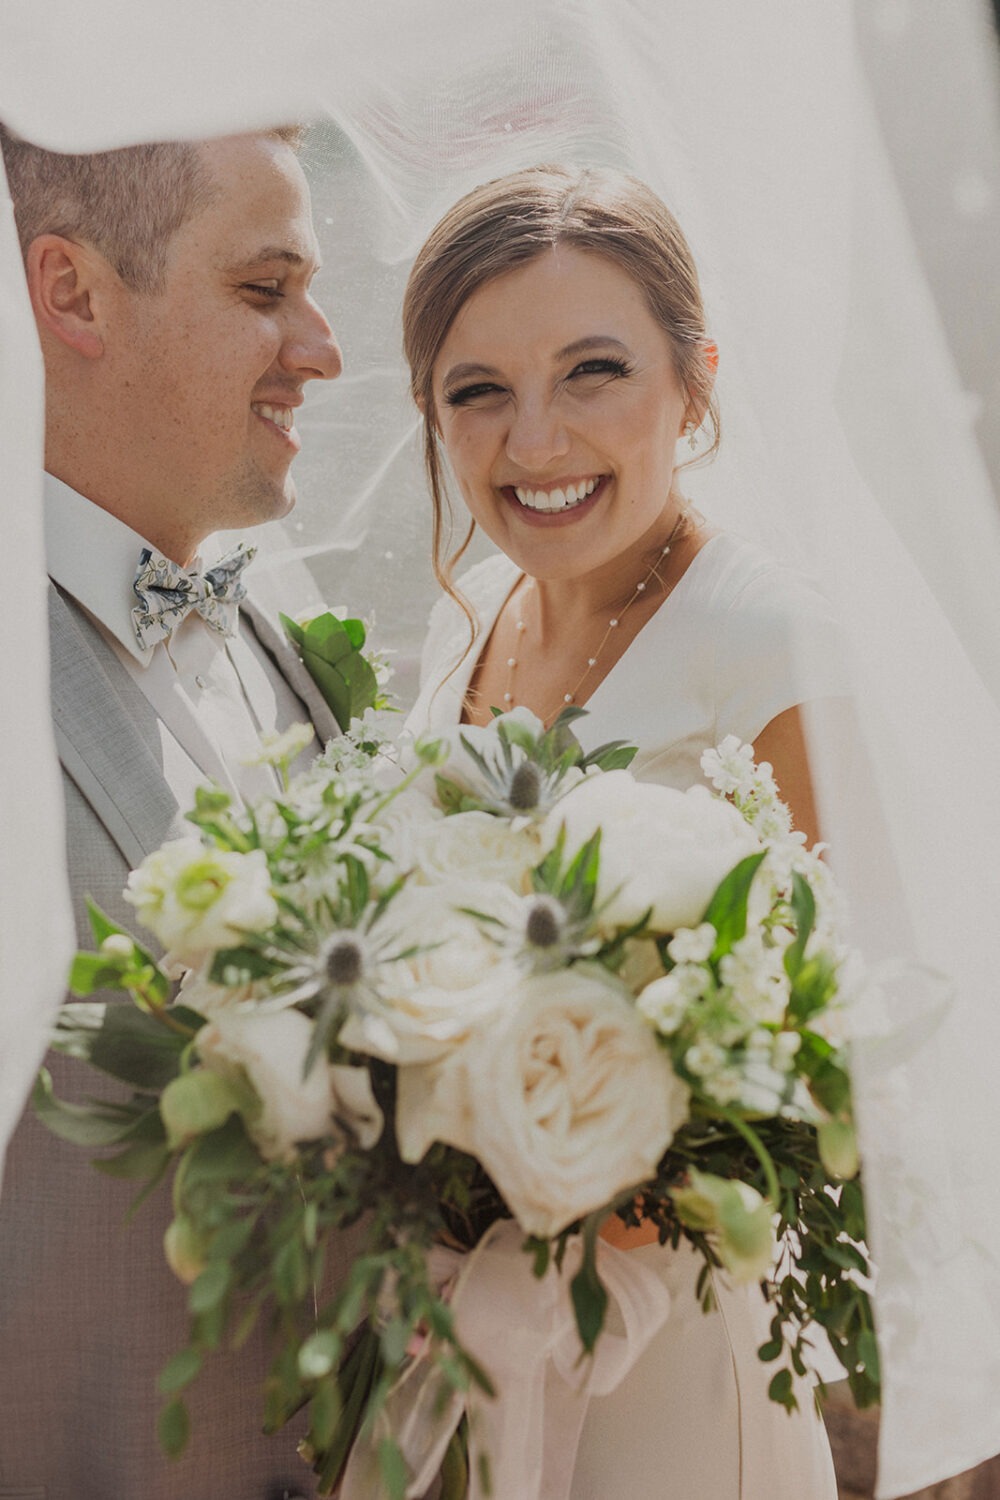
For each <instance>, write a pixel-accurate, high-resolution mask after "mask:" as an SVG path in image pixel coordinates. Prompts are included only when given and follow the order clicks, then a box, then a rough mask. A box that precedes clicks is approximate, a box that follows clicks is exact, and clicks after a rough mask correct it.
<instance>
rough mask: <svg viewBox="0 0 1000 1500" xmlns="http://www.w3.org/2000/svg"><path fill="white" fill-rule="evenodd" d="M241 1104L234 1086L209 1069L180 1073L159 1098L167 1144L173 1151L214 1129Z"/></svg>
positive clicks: (238, 1092)
mask: <svg viewBox="0 0 1000 1500" xmlns="http://www.w3.org/2000/svg"><path fill="white" fill-rule="evenodd" d="M244 1103H245V1098H244V1096H243V1095H242V1094H241V1093H240V1091H239V1090H238V1089H237V1088H236V1087H235V1085H234V1084H233V1083H232V1082H230V1080H229V1079H228V1078H223V1077H222V1076H221V1074H219V1073H213V1072H212V1071H211V1069H209V1068H192V1070H191V1072H190V1073H182V1074H181V1075H180V1076H179V1077H177V1078H174V1079H172V1080H171V1081H170V1083H168V1084H167V1086H166V1088H165V1089H164V1090H163V1093H162V1094H161V1095H160V1114H161V1115H162V1117H163V1123H164V1125H165V1126H166V1129H167V1141H168V1143H169V1145H170V1146H171V1147H172V1148H176V1147H178V1146H182V1145H184V1144H185V1142H187V1141H190V1140H193V1139H194V1137H195V1136H198V1135H207V1134H208V1133H209V1132H210V1131H214V1130H216V1129H218V1127H219V1126H220V1125H222V1124H224V1123H225V1121H226V1120H227V1119H228V1118H229V1116H230V1115H231V1114H232V1113H233V1112H234V1111H238V1110H239V1109H240V1108H241V1106H242V1105H243V1104H244Z"/></svg>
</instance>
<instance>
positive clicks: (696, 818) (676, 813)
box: [542, 771, 760, 932]
mask: <svg viewBox="0 0 1000 1500" xmlns="http://www.w3.org/2000/svg"><path fill="white" fill-rule="evenodd" d="M560 828H564V829H565V830H566V856H567V858H569V857H570V856H571V855H572V854H574V853H575V852H576V851H577V850H578V849H580V848H581V847H582V846H583V844H585V843H586V842H587V840H588V839H589V838H592V837H593V835H594V834H595V833H596V832H597V830H598V829H600V830H601V858H600V873H599V876H598V885H597V900H598V905H599V906H600V907H601V908H602V909H601V912H600V922H601V925H602V926H603V927H604V928H605V929H613V928H615V927H625V926H628V925H630V924H631V923H633V922H637V921H638V920H639V919H640V918H641V917H642V916H643V914H644V913H645V912H647V911H650V910H651V911H652V915H651V918H650V920H651V923H652V925H653V926H654V927H656V928H658V929H659V930H660V931H661V932H674V931H676V929H677V928H678V927H696V926H697V925H698V923H699V922H700V921H701V919H702V917H703V915H704V913H705V908H706V907H707V906H708V903H709V901H710V900H711V898H712V896H713V895H714V893H715V890H716V887H717V886H718V884H719V882H720V881H721V880H722V879H723V877H724V876H725V875H727V874H728V873H729V871H730V870H731V869H732V868H733V866H734V865H737V864H738V863H739V862H740V860H741V859H743V858H745V856H746V855H748V854H753V853H754V852H755V851H756V850H757V849H759V848H760V844H759V842H758V840H757V838H756V836H755V835H754V833H753V832H752V831H751V829H750V828H749V827H748V826H747V823H746V821H745V819H744V818H743V817H742V816H741V815H740V813H738V812H737V811H736V809H735V808H734V807H731V806H730V805H729V804H728V803H727V802H721V801H719V799H718V798H716V797H713V796H712V794H711V792H709V791H708V789H707V788H706V787H691V788H689V789H688V791H686V792H678V791H675V790H674V788H673V787H666V786H657V785H655V784H652V783H649V782H641V781H636V780H635V779H634V778H633V777H632V776H631V775H630V774H629V773H628V772H627V771H608V772H606V773H605V774H604V775H602V776H588V777H587V778H586V779H585V780H584V781H582V782H581V783H580V784H579V785H578V786H576V787H574V788H573V790H572V791H570V792H568V793H567V795H566V796H565V797H563V798H562V799H561V800H560V802H559V803H558V804H557V806H556V807H554V808H553V809H552V811H551V812H550V813H549V815H548V818H547V819H546V821H545V823H544V825H543V828H542V842H543V845H544V846H545V848H546V849H551V848H552V847H553V845H554V844H555V842H556V839H557V837H558V834H559V830H560Z"/></svg>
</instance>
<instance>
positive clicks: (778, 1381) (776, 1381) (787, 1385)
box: [767, 1370, 796, 1411]
mask: <svg viewBox="0 0 1000 1500" xmlns="http://www.w3.org/2000/svg"><path fill="white" fill-rule="evenodd" d="M767 1394H768V1396H769V1397H770V1398H771V1400H772V1401H777V1402H778V1404H779V1405H780V1406H784V1407H785V1408H786V1410H788V1411H793V1410H794V1408H795V1405H796V1401H795V1396H794V1394H793V1392H792V1372H791V1370H779V1371H778V1373H777V1375H775V1376H773V1377H772V1379H771V1384H770V1385H769V1386H768V1388H767Z"/></svg>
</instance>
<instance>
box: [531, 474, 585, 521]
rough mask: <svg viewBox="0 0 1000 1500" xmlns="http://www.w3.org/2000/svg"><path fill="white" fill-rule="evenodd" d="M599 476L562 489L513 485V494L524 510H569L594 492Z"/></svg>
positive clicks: (547, 512)
mask: <svg viewBox="0 0 1000 1500" xmlns="http://www.w3.org/2000/svg"><path fill="white" fill-rule="evenodd" d="M600 482H601V481H600V478H597V479H587V480H585V481H581V482H580V483H579V484H568V485H567V486H566V488H565V489H564V490H528V489H522V488H520V487H519V486H517V485H515V486H514V494H515V495H516V496H517V499H518V501H519V503H520V504H521V505H523V506H524V507H525V509H526V510H536V511H542V512H544V513H545V514H547V515H549V514H552V513H553V512H554V511H557V510H569V509H570V508H571V507H572V506H574V505H579V504H580V501H581V500H586V499H587V498H588V497H589V496H590V495H592V494H593V493H594V491H595V490H596V488H597V486H598V485H599V484H600Z"/></svg>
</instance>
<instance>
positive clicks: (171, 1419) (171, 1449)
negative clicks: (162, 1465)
mask: <svg viewBox="0 0 1000 1500" xmlns="http://www.w3.org/2000/svg"><path fill="white" fill-rule="evenodd" d="M156 1425H157V1432H158V1434H159V1438H160V1447H161V1448H162V1449H163V1451H164V1453H165V1454H166V1455H167V1457H168V1458H180V1456H181V1454H182V1453H183V1452H184V1449H185V1448H186V1447H187V1442H188V1436H189V1434H190V1431H191V1422H190V1419H189V1417H188V1410H187V1407H186V1406H185V1405H184V1402H183V1401H182V1400H181V1399H180V1397H179V1396H178V1397H175V1399H174V1400H173V1401H170V1402H168V1403H167V1405H166V1406H165V1407H164V1408H163V1410H162V1411H161V1412H160V1417H159V1421H158V1422H157V1424H156Z"/></svg>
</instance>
